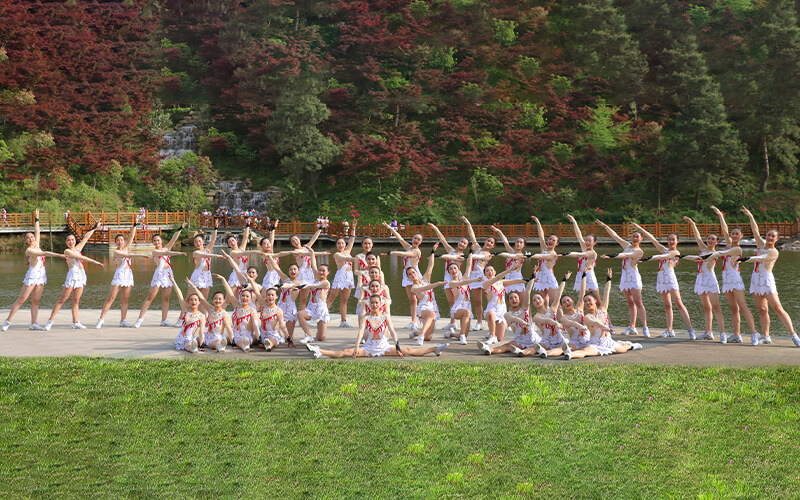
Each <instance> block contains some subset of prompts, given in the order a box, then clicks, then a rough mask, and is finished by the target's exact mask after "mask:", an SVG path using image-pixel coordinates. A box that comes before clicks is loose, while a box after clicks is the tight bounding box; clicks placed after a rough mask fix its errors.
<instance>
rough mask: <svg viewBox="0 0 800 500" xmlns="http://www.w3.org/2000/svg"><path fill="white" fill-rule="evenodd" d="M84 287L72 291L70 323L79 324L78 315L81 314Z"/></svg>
mask: <svg viewBox="0 0 800 500" xmlns="http://www.w3.org/2000/svg"><path fill="white" fill-rule="evenodd" d="M83 290H84V287H80V288H76V289H74V290H73V291H72V322H73V323H80V319H79V318H78V315H79V314H80V312H81V297H83Z"/></svg>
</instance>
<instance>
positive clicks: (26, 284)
mask: <svg viewBox="0 0 800 500" xmlns="http://www.w3.org/2000/svg"><path fill="white" fill-rule="evenodd" d="M34 216H35V219H34V221H33V232H32V233H25V243H26V244H27V245H28V248H27V249H26V250H25V256H26V257H27V258H28V272H27V273H25V279H24V280H22V283H23V286H22V290H21V291H20V292H19V297H17V300H16V301H14V304H13V305H12V306H11V311H9V313H8V318H6V320H5V321H4V322H3V327H2V328H3V331H4V332H5V331H6V330H8V328H9V327H10V326H11V321H12V320H13V319H14V315H15V314H17V311H18V310H19V308H20V306H22V304H24V303H25V301H26V300H28V297H30V298H31V325H30V327H29V329H30V330H44V327H42V326H41V325H39V323H37V322H36V320H37V319H38V317H39V301H40V300H41V298H42V292H44V285H45V283H47V273H46V272H45V269H44V260H45V257H64V255H62V254H60V253H54V252H45V251H44V250H42V249H41V248H39V243H40V241H41V239H40V232H39V209H38V208H37V209H36V211H35V212H34Z"/></svg>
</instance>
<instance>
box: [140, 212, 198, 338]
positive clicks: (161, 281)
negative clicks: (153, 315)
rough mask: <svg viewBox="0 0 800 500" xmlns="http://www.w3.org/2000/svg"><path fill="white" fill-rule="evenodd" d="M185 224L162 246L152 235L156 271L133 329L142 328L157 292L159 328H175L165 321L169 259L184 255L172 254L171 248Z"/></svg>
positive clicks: (170, 284) (159, 239)
mask: <svg viewBox="0 0 800 500" xmlns="http://www.w3.org/2000/svg"><path fill="white" fill-rule="evenodd" d="M186 224H187V223H186V222H184V223H183V224H181V227H180V228H178V230H177V231H175V234H173V235H172V238H170V240H169V242H168V243H167V244H166V245H164V242H163V240H162V239H161V235H159V234H154V235H153V238H152V242H153V245H154V246H155V250H153V253H152V254H151V256H152V259H153V262H155V264H156V270H155V272H154V273H153V279H152V280H151V281H150V290H148V292H147V297H145V299H144V303H143V304H142V309H141V311H139V318H138V319H137V320H136V322H135V323H134V324H133V327H134V328H139V327H140V326H142V321H144V313H146V312H147V309H149V308H150V304H152V303H153V300H155V298H156V295H158V291H159V290H161V326H169V327H171V328H175V327H176V326H177V325H176V324H175V323H172V322H171V321H168V320H167V315H168V314H169V296H170V295H171V294H172V276H173V273H172V263H171V262H170V257H174V256H176V255H186V252H173V251H172V247H173V246H175V243H177V242H178V238H180V236H181V232H182V231H183V229H184V228H185V227H186Z"/></svg>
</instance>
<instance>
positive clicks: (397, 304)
mask: <svg viewBox="0 0 800 500" xmlns="http://www.w3.org/2000/svg"><path fill="white" fill-rule="evenodd" d="M276 247H277V248H278V249H279V250H280V249H282V248H281V246H280V245H278V244H276ZM283 248H286V246H285V245H284V247H283ZM643 248H644V249H645V255H651V254H653V253H655V252H654V251H653V248H652V246H650V247H649V248H648V246H646V245H644V246H643ZM316 249H317V250H327V249H330V247H329V246H324V244H319V243H318V244H317V245H316ZM397 249H400V247H399V246H392V247H386V246H384V247H379V246H376V249H375V250H376V251H379V252H388V251H389V250H397ZM423 249H424V252H427V251H428V250H429V249H430V245H423ZM176 250H177V248H176ZM184 250H185V249H184ZM355 250H358V251H360V250H359V246H358V245H356V248H355ZM528 250H531V251H533V250H538V248H537V247H534V246H530V245H529V247H528ZM558 250H559V251H564V252H566V251H569V250H577V248H570V247H569V246H567V245H563V246H560V247H559V248H558ZM619 250H620V249H619V247H618V246H603V247H598V248H597V251H598V253H612V252H619ZM680 250H681V253H683V254H692V253H694V254H696V253H697V248H696V247H689V246H681V247H680ZM355 253H357V251H354V254H355ZM753 253H754V252H753V251H745V255H752V254H753ZM87 255H90V256H91V257H92V258H94V259H96V260H99V261H101V262H105V263H106V269H105V270H104V269H101V268H99V267H98V266H95V265H91V264H87V265H86V271H87V275H88V280H89V284H88V287H87V289H86V291H85V292H84V295H83V298H82V300H81V307H82V308H85V309H99V308H100V307H102V304H103V302H104V301H105V298H106V296H107V294H108V287H109V283H110V282H111V278H112V277H113V275H114V269H113V267H112V266H113V264H111V262H110V260H111V259H110V256H109V254H107V253H105V252H104V253H87ZM325 259H328V257H327V256H321V257H320V262H327V260H325ZM331 260H332V259H331ZM258 261H259V264H260V259H258ZM251 262H252V260H251ZM290 262H291V258H284V259H282V262H281V264H282V267H283V268H284V269H285V268H286V267H287V266H288V265H289V264H290ZM503 263H504V261H503V259H501V258H495V260H493V261H492V264H493V265H494V266H495V267H496V268H497V269H498V270H502V269H503ZM172 265H173V269H174V271H175V275H176V277H177V278H178V281H179V282H180V281H182V280H183V277H184V276H189V275H190V274H191V272H192V268H193V266H192V265H191V262H189V259H188V258H186V257H174V258H173V259H172ZM402 265H403V264H402V259H399V258H396V257H390V256H383V257H381V266H382V267H383V270H384V273H385V274H386V279H387V281H388V285H389V287H390V289H391V293H392V299H393V305H392V311H393V312H394V313H395V314H401V315H408V314H409V308H408V299H407V297H406V293H405V290H404V289H403V288H402V286H401V272H402ZM444 265H445V261H444V260H443V259H436V264H435V268H434V271H433V281H438V280H441V279H442V277H443V274H444ZM533 265H534V264H533V262H526V264H525V266H524V268H523V275H524V276H526V277H527V276H529V275H530V273H531V271H532V269H533ZM608 266H611V267H612V268H613V269H614V279H615V280H614V287H613V289H612V293H611V304H610V307H609V313H610V315H611V318H612V322H613V323H614V324H615V325H617V326H622V325H625V324H626V323H627V320H628V312H627V306H626V304H625V299H624V298H623V296H622V293H621V292H620V291H619V288H618V286H617V285H618V279H619V273H620V266H621V262H620V260H618V259H610V260H600V259H598V262H597V270H596V274H597V277H598V280H599V281H600V284H601V287H602V285H603V283H604V281H605V278H604V276H605V270H606V268H607V267H608ZM657 266H658V264H657V263H656V262H655V261H649V262H644V263H641V264H640V265H639V269H640V272H641V274H642V281H643V283H644V291H643V293H644V302H645V307H646V308H647V312H648V323H649V324H650V328H651V331H652V332H654V333H660V330H661V329H663V327H664V326H665V320H664V310H663V307H662V305H661V299H660V298H659V295H658V293H656V289H655V280H656V270H657ZM420 267H421V268H422V270H423V271H424V270H425V267H424V263H423V265H422V266H420ZM741 267H742V277H743V278H744V281H745V286H746V287H749V283H750V273H751V271H752V268H753V265H752V264H747V263H745V264H742V266H741ZM154 269H155V264H153V263H152V262H151V261H150V260H147V261H146V262H145V261H143V260H134V280H135V282H136V286H135V287H134V289H133V293H132V294H131V309H132V310H136V309H138V308H139V307H141V304H142V301H143V300H144V297H145V295H146V294H147V290H148V287H149V284H150V280H151V278H152V276H153V271H154ZM259 269H260V273H261V276H263V273H264V267H263V266H261V265H259ZM575 269H576V259H574V258H561V259H559V260H558V263H557V264H556V269H555V272H556V276H557V277H558V278H559V279H560V278H561V277H562V276H563V274H564V273H565V272H566V271H573V273H574V271H575ZM720 269H721V268H720V266H719V265H718V266H717V277H718V279H719V280H720V285H721V279H722V278H721V276H720V274H719V273H720ZM798 269H800V253H795V252H782V253H781V256H780V259H778V263H777V265H776V266H775V269H774V274H775V280H776V282H777V285H778V292H779V293H780V297H781V302H782V304H783V306H784V308H785V309H786V310H787V311H788V312H789V314H790V316H791V317H792V320H793V321H794V322H795V324H798V323H799V322H800V289H799V288H798V286H797V284H798V273H797V271H798ZM212 270H213V271H214V272H217V273H219V274H222V275H224V276H227V275H228V274H230V271H231V270H230V267H229V266H228V265H227V263H225V262H223V261H215V262H214V263H213V267H212ZM26 271H27V265H26V262H25V257H24V256H23V255H14V254H8V253H6V254H0V309H4V310H7V309H8V308H9V307H11V304H12V303H13V302H14V300H16V298H17V296H18V295H19V290H20V287H21V284H22V278H23V277H24V276H25V272H26ZM696 271H697V265H696V264H695V263H694V262H690V261H681V263H680V265H679V266H678V267H677V268H676V272H675V274H676V275H677V277H678V281H679V282H680V286H681V293H682V296H683V298H684V303H685V304H686V307H687V308H688V310H689V313H690V315H691V318H692V322H693V323H694V327H695V329H696V330H697V331H698V332H702V331H703V329H704V323H703V310H702V307H701V305H700V300H699V298H698V297H697V295H695V294H694V292H693V290H694V281H695V276H696ZM334 273H335V268H334V269H332V271H331V276H330V278H329V279H330V280H331V281H332V280H333V275H334ZM66 274H67V266H66V263H65V262H64V261H63V260H62V259H48V261H47V278H48V284H47V286H46V287H45V291H44V295H43V298H42V305H41V307H43V308H48V309H49V308H50V307H52V305H53V304H54V303H55V301H56V300H57V299H58V296H59V295H60V293H61V285H63V283H64V278H65V277H66ZM573 279H574V278H573ZM573 279H570V282H569V283H568V284H567V292H569V293H573V292H572V282H573ZM258 282H259V283H260V282H261V277H259V279H258ZM573 295H574V293H573ZM436 300H437V302H438V303H439V309H440V310H441V312H442V316H443V317H447V313H448V310H449V308H448V306H447V298H446V297H445V294H444V290H443V289H442V288H437V289H436ZM720 300H721V302H722V308H723V311H724V312H725V319H726V327H727V329H728V331H732V328H731V323H730V311H729V309H728V306H727V302H726V301H725V298H724V297H723V296H721V297H720ZM748 303H749V304H750V307H751V311H752V312H753V315H754V317H755V318H756V326H757V327H759V321H758V314H757V312H756V310H755V307H754V304H753V300H752V296H750V295H749V294H748ZM154 305H155V306H156V307H160V299H157V301H156V302H155V304H154ZM65 306H66V307H69V303H67V304H66V305H65ZM23 307H24V308H26V309H27V308H28V307H29V306H28V305H25V306H23ZM114 307H115V308H116V309H118V308H119V299H117V303H116V304H115V306H114ZM152 307H153V306H151V308H152ZM171 307H172V308H173V309H177V308H178V304H177V301H176V300H175V299H174V295H173V301H172V305H171ZM348 309H349V311H350V314H353V313H354V311H355V301H354V299H352V298H351V300H350V306H349V308H348ZM338 311H339V306H338V299H337V301H336V302H335V303H334V304H333V307H332V308H331V318H332V320H333V321H338ZM109 317H110V318H112V319H113V318H114V317H115V316H114V315H113V314H112V315H111V316H109ZM128 317H129V319H130V320H131V321H132V320H133V319H135V317H136V313H135V312H131V313H129V316H128ZM771 317H772V326H771V331H772V332H773V333H774V334H777V335H788V332H787V330H786V328H785V327H784V326H783V325H782V324H781V323H780V322H779V321H778V319H777V317H776V316H774V315H772V316H771ZM27 320H28V317H27V314H26V315H24V316H22V317H21V318H18V319H17V321H16V322H17V323H19V322H21V321H27ZM93 322H94V319H93V318H84V323H86V324H90V323H93ZM352 322H353V321H352V318H351V323H352ZM742 323H743V331H744V330H746V325H745V324H744V319H743V320H742ZM675 328H680V329H683V328H685V325H684V324H683V320H682V319H681V317H680V315H679V314H678V311H677V310H676V311H675ZM759 329H760V328H759ZM714 330H715V331H717V326H716V324H715V325H714ZM745 333H747V332H746V331H745Z"/></svg>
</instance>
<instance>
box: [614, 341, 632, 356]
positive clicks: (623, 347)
mask: <svg viewBox="0 0 800 500" xmlns="http://www.w3.org/2000/svg"><path fill="white" fill-rule="evenodd" d="M631 349H633V346H632V345H630V344H623V343H622V342H617V345H616V346H614V350H615V352H616V353H617V354H622V353H624V352H628V351H630V350H631Z"/></svg>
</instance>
